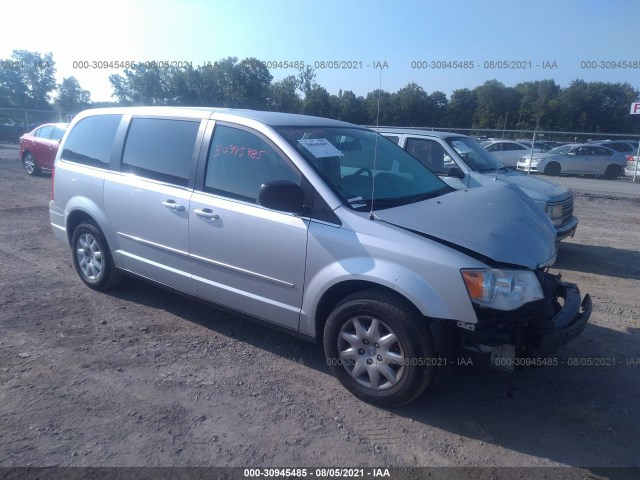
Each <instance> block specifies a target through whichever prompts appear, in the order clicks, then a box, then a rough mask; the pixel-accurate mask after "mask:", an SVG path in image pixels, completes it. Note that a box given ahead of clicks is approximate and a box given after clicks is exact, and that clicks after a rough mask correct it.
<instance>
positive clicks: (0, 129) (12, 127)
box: [0, 114, 29, 143]
mask: <svg viewBox="0 0 640 480" xmlns="http://www.w3.org/2000/svg"><path fill="white" fill-rule="evenodd" d="M27 131H29V128H28V127H26V126H25V125H24V123H20V122H18V121H16V120H15V119H13V118H11V117H9V116H8V115H5V114H0V142H8V143H17V142H18V140H19V139H20V135H22V134H24V133H25V132H27Z"/></svg>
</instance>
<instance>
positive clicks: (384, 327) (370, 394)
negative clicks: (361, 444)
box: [324, 290, 437, 406]
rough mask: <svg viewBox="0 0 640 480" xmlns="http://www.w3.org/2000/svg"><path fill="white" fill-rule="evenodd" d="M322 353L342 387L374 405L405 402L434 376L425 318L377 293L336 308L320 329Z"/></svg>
mask: <svg viewBox="0 0 640 480" xmlns="http://www.w3.org/2000/svg"><path fill="white" fill-rule="evenodd" d="M324 350H325V355H326V358H327V363H328V365H329V366H330V368H331V370H332V371H333V374H334V375H335V376H336V377H337V378H338V380H339V381H340V383H342V385H343V386H344V387H345V388H347V390H349V391H350V392H351V393H352V394H354V395H355V396H356V397H358V398H360V399H362V400H364V401H366V402H369V403H373V404H376V405H381V406H398V405H403V404H406V403H409V402H411V401H412V400H414V399H415V398H416V397H418V395H420V394H421V393H422V392H423V391H424V390H425V389H426V388H427V387H428V386H429V385H431V384H432V383H433V382H434V381H435V378H436V376H437V375H436V374H437V366H436V365H437V361H436V358H435V349H434V341H433V338H432V337H431V334H430V332H429V329H428V327H427V325H426V321H425V319H424V318H423V317H422V316H421V315H420V314H419V312H417V311H416V310H415V308H414V307H413V306H412V305H411V304H409V303H408V302H406V301H404V300H403V299H401V298H398V297H396V296H395V295H392V294H389V293H387V292H384V291H381V290H367V291H363V292H359V293H355V294H353V295H350V296H349V297H347V298H345V299H344V300H343V301H342V302H340V303H339V304H338V305H337V306H336V307H335V308H334V310H333V311H332V312H331V314H330V315H329V318H328V319H327V323H326V325H325V329H324Z"/></svg>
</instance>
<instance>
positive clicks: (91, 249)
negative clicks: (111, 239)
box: [71, 221, 121, 290]
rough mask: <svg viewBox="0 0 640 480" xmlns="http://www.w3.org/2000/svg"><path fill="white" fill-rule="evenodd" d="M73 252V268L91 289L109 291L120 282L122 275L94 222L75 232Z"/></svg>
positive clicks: (78, 228) (72, 241) (84, 224)
mask: <svg viewBox="0 0 640 480" xmlns="http://www.w3.org/2000/svg"><path fill="white" fill-rule="evenodd" d="M71 251H72V257H73V266H74V267H75V268H76V271H77V272H78V275H79V276H80V278H81V279H82V281H83V282H84V283H85V284H87V285H88V286H89V287H90V288H93V289H94V290H107V289H109V288H111V287H114V286H116V285H117V284H118V283H119V282H120V280H121V274H120V272H118V271H117V270H116V268H115V264H114V263H113V257H112V256H111V251H110V250H109V246H108V245H107V241H106V240H105V238H104V235H103V234H102V232H101V231H100V228H98V226H97V225H96V224H95V223H93V222H92V221H87V222H84V223H81V224H80V225H78V226H77V227H76V229H75V230H74V231H73V238H72V240H71Z"/></svg>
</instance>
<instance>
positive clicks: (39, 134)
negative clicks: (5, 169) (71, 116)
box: [20, 123, 69, 175]
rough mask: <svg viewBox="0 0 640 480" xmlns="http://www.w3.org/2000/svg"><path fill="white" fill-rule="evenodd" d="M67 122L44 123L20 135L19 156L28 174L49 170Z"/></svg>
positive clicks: (51, 167)
mask: <svg viewBox="0 0 640 480" xmlns="http://www.w3.org/2000/svg"><path fill="white" fill-rule="evenodd" d="M68 126H69V124H68V123H45V124H44V125H40V126H39V127H37V128H35V129H33V130H32V131H31V132H29V133H25V134H24V135H22V136H21V137H20V158H21V159H22V164H23V165H24V169H25V171H26V172H27V174H29V175H38V174H39V173H41V172H42V171H43V170H46V171H51V170H52V169H53V161H54V160H55V158H56V154H57V153H58V146H59V145H60V140H62V137H63V136H64V132H66V130H67V127H68Z"/></svg>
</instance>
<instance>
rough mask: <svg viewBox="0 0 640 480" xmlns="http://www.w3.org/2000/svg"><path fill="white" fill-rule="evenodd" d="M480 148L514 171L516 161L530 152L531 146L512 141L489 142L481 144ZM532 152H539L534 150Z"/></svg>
mask: <svg viewBox="0 0 640 480" xmlns="http://www.w3.org/2000/svg"><path fill="white" fill-rule="evenodd" d="M482 146H483V147H484V148H485V149H486V150H487V152H491V154H493V155H494V156H495V157H496V158H497V159H498V160H500V162H501V163H502V164H503V165H504V166H506V167H513V168H514V169H515V167H516V164H517V163H518V160H520V158H522V156H523V155H524V154H525V153H527V152H531V146H530V145H529V146H527V145H525V144H524V143H520V142H516V141H514V140H490V141H488V142H483V143H482ZM533 151H534V152H536V153H537V152H539V151H540V150H537V149H535V148H534V150H533Z"/></svg>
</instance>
